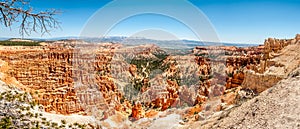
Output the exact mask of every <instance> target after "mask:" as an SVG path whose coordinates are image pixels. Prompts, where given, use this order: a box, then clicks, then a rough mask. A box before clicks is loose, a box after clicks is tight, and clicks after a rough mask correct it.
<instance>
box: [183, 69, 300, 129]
mask: <svg viewBox="0 0 300 129" xmlns="http://www.w3.org/2000/svg"><path fill="white" fill-rule="evenodd" d="M299 109H300V69H299V68H298V69H297V70H295V71H294V72H292V73H291V74H290V75H289V77H288V79H285V80H282V81H280V82H279V83H278V84H276V85H275V86H273V87H271V88H269V89H268V90H266V91H264V92H262V93H261V94H260V95H259V96H257V97H254V98H253V99H251V100H249V101H247V102H245V103H243V104H241V105H237V106H236V107H232V108H229V109H227V110H224V111H221V112H218V113H216V114H215V115H213V116H211V118H209V119H207V120H203V121H198V122H195V123H192V124H191V125H187V126H185V128H193V129H194V128H195V129H196V128H199V129H209V128H213V129H217V128H220V129H223V128H238V129H253V128H255V129H270V128H271V129H275V128H276V129H297V128H300V110H299Z"/></svg>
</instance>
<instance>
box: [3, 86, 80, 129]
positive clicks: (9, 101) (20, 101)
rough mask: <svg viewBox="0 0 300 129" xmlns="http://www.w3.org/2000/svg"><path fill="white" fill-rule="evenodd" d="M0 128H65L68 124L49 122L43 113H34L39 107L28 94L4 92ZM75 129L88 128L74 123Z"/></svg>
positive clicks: (13, 91) (12, 91) (63, 121)
mask: <svg viewBox="0 0 300 129" xmlns="http://www.w3.org/2000/svg"><path fill="white" fill-rule="evenodd" d="M0 95H1V96H0V98H1V99H0V112H1V116H0V128H1V129H11V128H31V129H40V128H57V129H59V128H64V127H66V124H67V122H66V121H65V120H62V121H61V124H59V123H56V122H52V121H50V120H47V118H45V117H42V113H34V112H33V111H32V110H34V107H35V106H38V105H37V104H36V103H35V102H34V101H33V100H31V99H30V96H29V94H28V93H20V92H18V91H15V90H11V91H6V92H2V93H1V94H0ZM74 125H76V126H74V127H75V128H81V129H84V128H86V125H83V124H79V123H74Z"/></svg>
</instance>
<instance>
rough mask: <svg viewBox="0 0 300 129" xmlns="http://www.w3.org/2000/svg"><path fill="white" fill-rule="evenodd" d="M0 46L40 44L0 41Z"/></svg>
mask: <svg viewBox="0 0 300 129" xmlns="http://www.w3.org/2000/svg"><path fill="white" fill-rule="evenodd" d="M0 46H41V45H40V42H25V41H8V40H7V41H0Z"/></svg>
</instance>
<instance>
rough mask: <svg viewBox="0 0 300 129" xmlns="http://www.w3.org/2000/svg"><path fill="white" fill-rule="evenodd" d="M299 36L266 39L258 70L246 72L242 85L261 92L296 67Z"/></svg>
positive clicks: (299, 61) (298, 62) (297, 63)
mask: <svg viewBox="0 0 300 129" xmlns="http://www.w3.org/2000/svg"><path fill="white" fill-rule="evenodd" d="M299 36H300V35H297V36H296V37H295V38H294V39H282V40H280V39H272V38H269V39H267V40H266V41H265V43H264V53H263V57H262V59H261V61H260V64H259V65H258V71H253V70H252V71H247V72H246V74H245V81H244V82H243V84H242V85H243V87H244V88H250V89H253V90H255V91H257V92H262V91H264V90H266V89H268V88H270V87H272V86H273V85H274V84H276V83H277V82H279V81H280V80H282V79H283V78H286V77H287V76H288V75H289V74H290V73H291V72H292V71H293V70H295V69H296V68H298V67H299V65H300V60H299V58H300V55H299V52H298V50H299V46H300V45H299V43H300V40H299Z"/></svg>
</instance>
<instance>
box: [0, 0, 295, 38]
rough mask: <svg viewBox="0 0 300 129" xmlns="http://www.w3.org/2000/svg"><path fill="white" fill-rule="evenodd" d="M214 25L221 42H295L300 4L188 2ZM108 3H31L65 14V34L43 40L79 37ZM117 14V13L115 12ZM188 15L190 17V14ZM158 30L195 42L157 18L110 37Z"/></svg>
mask: <svg viewBox="0 0 300 129" xmlns="http://www.w3.org/2000/svg"><path fill="white" fill-rule="evenodd" d="M189 1H190V2H191V3H192V4H194V5H195V6H196V7H197V8H198V9H200V10H201V11H202V12H203V13H204V14H205V15H206V16H207V17H208V18H209V20H210V21H211V23H212V25H213V26H214V28H215V30H216V32H217V34H218V36H219V38H220V41H222V42H235V43H263V41H264V39H265V38H267V37H276V38H292V37H294V36H295V34H296V33H300V14H299V13H300V1H299V0H189ZM109 2H110V1H109V0H31V6H32V7H34V8H35V9H36V10H45V9H49V8H54V9H58V10H61V11H62V12H63V13H62V14H60V15H58V16H57V18H58V20H59V21H60V22H61V27H62V30H55V31H52V33H51V35H45V36H43V37H41V36H40V34H32V35H31V36H29V38H30V37H37V38H51V37H66V36H78V35H80V32H81V30H82V28H83V27H84V25H85V23H86V22H87V20H88V19H89V18H90V17H91V16H92V15H93V14H94V13H95V12H96V11H97V10H99V9H100V8H101V7H103V6H105V5H106V4H107V3H109ZM116 11H117V10H116ZM187 15H188V14H187ZM3 28H4V27H1V30H0V37H20V35H19V34H18V31H17V28H16V27H13V28H12V30H10V29H8V28H4V29H3ZM145 28H159V29H162V30H166V31H169V32H170V33H172V34H174V35H177V36H178V37H179V38H181V39H195V36H194V35H193V33H192V32H191V30H189V29H188V28H187V27H185V26H183V25H181V24H180V23H179V22H177V21H175V20H173V19H170V18H166V17H162V16H155V15H142V16H136V17H132V18H129V19H127V20H125V21H123V22H121V23H119V24H118V25H117V26H115V28H114V29H112V31H111V32H110V33H109V35H112V36H120V35H123V36H130V35H132V34H134V33H136V32H138V31H141V29H145Z"/></svg>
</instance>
